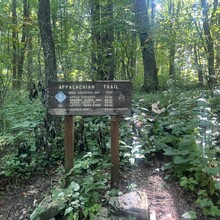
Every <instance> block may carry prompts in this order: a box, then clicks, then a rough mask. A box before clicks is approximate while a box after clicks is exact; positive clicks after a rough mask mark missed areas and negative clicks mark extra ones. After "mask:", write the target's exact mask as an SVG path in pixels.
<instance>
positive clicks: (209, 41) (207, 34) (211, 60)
mask: <svg viewBox="0 0 220 220" xmlns="http://www.w3.org/2000/svg"><path fill="white" fill-rule="evenodd" d="M201 4H202V13H203V30H204V34H205V41H206V47H207V60H208V73H209V77H208V84H209V86H212V85H213V84H214V83H215V82H216V77H215V69H214V60H215V55H214V43H213V39H212V35H211V31H210V25H209V19H208V5H207V2H206V0H201Z"/></svg>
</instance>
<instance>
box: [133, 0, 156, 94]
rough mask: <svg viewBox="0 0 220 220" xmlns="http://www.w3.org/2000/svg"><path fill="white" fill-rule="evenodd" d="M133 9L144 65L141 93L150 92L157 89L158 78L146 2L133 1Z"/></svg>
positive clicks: (142, 0) (141, 0)
mask: <svg viewBox="0 0 220 220" xmlns="http://www.w3.org/2000/svg"><path fill="white" fill-rule="evenodd" d="M134 8H135V15H136V22H137V27H138V32H139V37H140V43H141V48H142V57H143V65H144V84H143V88H142V89H143V91H146V92H150V91H154V90H157V89H158V77H157V66H156V59H155V53H154V42H153V38H152V33H151V29H150V22H149V18H148V13H147V6H146V1H145V0H134Z"/></svg>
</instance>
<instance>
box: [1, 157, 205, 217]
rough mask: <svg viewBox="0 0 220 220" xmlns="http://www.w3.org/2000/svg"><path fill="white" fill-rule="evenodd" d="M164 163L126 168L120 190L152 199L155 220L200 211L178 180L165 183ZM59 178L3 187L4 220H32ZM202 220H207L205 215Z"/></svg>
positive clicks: (152, 213) (151, 206)
mask: <svg viewBox="0 0 220 220" xmlns="http://www.w3.org/2000/svg"><path fill="white" fill-rule="evenodd" d="M162 163H163V162H162V161H159V160H158V159H156V160H152V161H151V162H148V163H147V164H146V163H140V164H139V165H138V166H133V167H130V168H124V169H122V170H121V180H120V186H119V189H120V190H121V191H122V192H127V191H128V190H129V189H131V188H133V189H135V190H140V191H143V192H145V193H146V194H147V195H148V197H149V204H150V206H149V212H150V214H151V216H153V217H154V219H156V220H181V219H183V218H181V215H182V214H184V213H185V212H187V211H189V210H193V209H195V208H196V207H195V205H194V203H193V197H192V195H190V194H187V193H185V192H184V191H183V190H182V189H181V188H179V186H178V184H177V183H175V182H174V181H164V178H163V177H164V173H163V171H162V169H161V168H162ZM58 179H59V177H57V176H56V175H48V176H37V177H36V178H35V179H33V180H31V181H30V180H29V181H28V182H27V183H24V184H22V185H21V186H16V185H13V187H12V186H10V183H8V184H9V185H5V187H4V188H0V189H1V190H0V220H6V219H7V220H29V216H30V213H31V212H32V211H33V209H34V207H35V206H36V205H37V204H38V203H39V202H40V201H41V200H42V198H43V197H44V196H46V195H48V194H49V192H50V189H51V188H52V187H53V186H54V185H56V184H57V181H58ZM0 184H1V180H0ZM0 186H1V185H0ZM198 219H199V220H207V218H203V217H202V216H200V217H199V218H198Z"/></svg>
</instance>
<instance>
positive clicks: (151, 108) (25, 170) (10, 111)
mask: <svg viewBox="0 0 220 220" xmlns="http://www.w3.org/2000/svg"><path fill="white" fill-rule="evenodd" d="M204 94H205V96H206V98H204ZM207 95H209V94H208V93H207V92H206V91H196V90H192V91H182V90H180V89H177V88H171V89H170V90H167V91H164V92H157V93H154V94H144V93H135V94H134V95H133V106H132V109H133V113H132V116H129V117H125V118H122V119H121V123H120V166H125V165H127V164H134V163H136V161H138V160H139V159H140V158H142V159H144V160H146V161H147V160H148V159H149V157H151V156H152V155H154V154H158V153H159V154H163V155H164V156H165V157H166V158H167V159H168V161H169V162H167V163H166V164H164V167H163V169H164V172H165V173H166V176H165V178H166V179H172V178H173V179H175V180H177V181H179V184H180V186H181V187H182V188H183V189H184V190H186V191H188V192H190V193H191V192H192V193H193V194H194V195H195V196H196V199H195V203H196V204H197V206H198V207H200V209H201V210H202V212H203V214H204V215H205V216H207V217H213V218H216V217H219V216H220V200H219V198H220V195H219V194H220V177H219V170H220V168H219V166H220V159H219V147H218V140H219V139H220V138H219V137H220V132H219V125H218V124H219V118H218V115H217V113H218V111H219V106H218V103H219V102H218V100H219V98H218V97H217V96H214V97H210V98H209V97H208V96H207ZM6 100H7V101H6V103H5V104H4V107H3V108H2V109H1V110H0V111H1V115H2V116H3V117H1V121H2V127H1V130H0V132H1V138H0V150H1V152H4V156H2V158H1V161H0V165H1V166H0V167H1V168H0V169H1V170H0V172H1V173H0V174H1V175H4V176H9V177H11V176H15V177H21V176H27V178H28V175H29V176H30V175H31V174H33V173H34V172H36V171H38V170H42V169H45V168H46V167H47V168H48V166H49V167H51V168H52V167H54V165H55V164H56V163H59V164H60V165H61V166H59V168H60V167H63V160H64V159H63V153H64V152H63V135H62V134H63V126H62V122H63V118H62V117H61V127H60V130H59V132H58V131H57V130H54V128H53V126H52V127H49V128H47V127H45V125H44V120H43V119H44V117H45V108H44V106H43V105H42V104H41V103H40V101H39V100H33V101H30V100H28V97H27V94H25V93H24V94H19V95H18V96H16V97H14V96H12V95H9V96H8V98H7V99H6ZM204 100H205V101H204ZM200 102H203V104H202V105H204V106H203V107H204V108H202V110H201V106H200V104H201V103H200ZM199 103H200V104H199ZM204 109H205V111H204V112H203V110H204ZM204 118H205V119H204ZM109 122H110V120H109V117H107V116H106V117H100V116H97V117H96V116H93V117H76V118H75V123H76V124H75V126H76V128H75V129H76V131H77V132H76V133H80V134H81V135H79V136H77V137H76V138H78V139H77V140H78V141H76V143H75V146H76V150H75V154H76V157H75V163H74V164H75V166H74V168H73V169H72V170H71V172H70V173H68V174H67V175H66V176H65V178H64V180H65V181H67V180H68V183H69V184H68V186H67V185H66V182H63V184H61V187H59V188H57V189H54V190H53V191H52V192H51V194H52V198H53V199H54V200H60V201H63V203H62V204H63V206H62V207H60V213H61V214H62V215H63V216H65V217H67V219H68V218H69V219H83V218H86V217H90V218H92V217H93V216H94V215H95V214H96V213H97V212H98V211H99V209H100V208H101V206H102V205H103V203H105V201H106V199H107V198H108V197H109V196H112V195H115V194H118V193H119V192H118V191H117V190H115V189H111V188H110V185H109V182H110V175H109V171H110V167H111V164H110V136H109V133H110V123H109ZM204 128H205V129H204ZM206 131H209V132H206ZM48 132H49V135H48ZM2 155H3V154H2ZM46 170H47V169H45V171H46ZM57 172H61V173H63V172H64V170H63V169H61V170H59V171H58V170H57ZM36 210H37V211H36V212H35V214H34V216H35V217H33V216H32V217H33V219H37V217H36V216H38V215H39V214H40V213H41V212H43V211H44V210H42V209H40V208H39V209H36ZM196 216H197V214H196V212H195V210H189V211H188V212H187V213H185V214H184V215H183V217H186V218H188V219H196Z"/></svg>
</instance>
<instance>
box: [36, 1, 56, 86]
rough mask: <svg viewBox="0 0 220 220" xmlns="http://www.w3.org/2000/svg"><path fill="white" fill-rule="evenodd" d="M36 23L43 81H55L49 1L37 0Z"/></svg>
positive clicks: (54, 55) (54, 59) (54, 56)
mask: <svg viewBox="0 0 220 220" xmlns="http://www.w3.org/2000/svg"><path fill="white" fill-rule="evenodd" d="M38 4H39V8H38V22H39V27H40V35H41V44H42V47H43V51H44V62H45V81H46V85H47V83H48V82H49V81H56V80H57V66H56V54H55V45H54V39H53V34H52V30H51V23H50V1H49V0H38Z"/></svg>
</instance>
